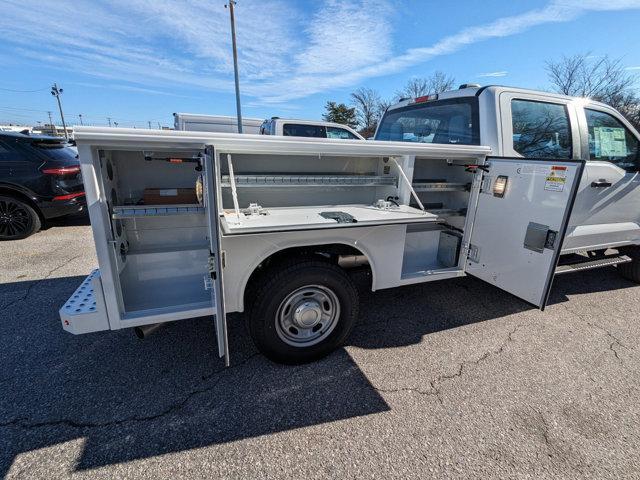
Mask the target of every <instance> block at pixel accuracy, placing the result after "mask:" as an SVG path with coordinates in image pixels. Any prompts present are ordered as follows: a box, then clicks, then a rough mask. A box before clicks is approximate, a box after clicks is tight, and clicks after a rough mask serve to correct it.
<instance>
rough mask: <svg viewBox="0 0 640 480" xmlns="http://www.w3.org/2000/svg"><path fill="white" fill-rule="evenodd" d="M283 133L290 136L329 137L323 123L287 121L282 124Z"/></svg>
mask: <svg viewBox="0 0 640 480" xmlns="http://www.w3.org/2000/svg"><path fill="white" fill-rule="evenodd" d="M282 135H285V136H288V137H318V138H327V131H326V129H325V127H324V126H322V125H304V124H297V123H285V124H284V125H282Z"/></svg>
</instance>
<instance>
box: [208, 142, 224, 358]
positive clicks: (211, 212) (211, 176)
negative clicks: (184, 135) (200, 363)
mask: <svg viewBox="0 0 640 480" xmlns="http://www.w3.org/2000/svg"><path fill="white" fill-rule="evenodd" d="M203 164H204V165H203V166H204V202H205V210H206V213H207V219H208V223H209V225H208V226H209V244H210V248H209V272H210V274H211V284H212V289H211V301H212V303H213V307H214V310H215V325H216V337H217V339H218V353H219V355H220V357H224V363H225V365H226V366H227V367H228V366H229V364H230V360H229V341H228V338H227V315H226V312H225V303H224V281H223V278H222V276H223V272H222V270H223V264H222V258H221V257H222V250H221V243H222V242H221V238H220V216H219V211H218V184H217V183H216V179H218V178H219V172H218V162H217V159H216V155H215V151H214V148H213V147H211V146H207V148H206V154H205V155H204V161H203Z"/></svg>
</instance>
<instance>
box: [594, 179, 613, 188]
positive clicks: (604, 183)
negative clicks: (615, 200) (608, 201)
mask: <svg viewBox="0 0 640 480" xmlns="http://www.w3.org/2000/svg"><path fill="white" fill-rule="evenodd" d="M610 186H611V182H607V181H606V180H602V179H600V180H598V181H597V182H591V187H592V188H607V187H610Z"/></svg>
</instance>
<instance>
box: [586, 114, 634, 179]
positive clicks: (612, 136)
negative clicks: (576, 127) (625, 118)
mask: <svg viewBox="0 0 640 480" xmlns="http://www.w3.org/2000/svg"><path fill="white" fill-rule="evenodd" d="M585 114H586V116H587V128H588V129H589V158H590V159H591V160H605V161H607V162H611V163H613V164H615V165H617V166H619V167H620V168H622V169H624V170H626V171H628V172H636V171H638V139H637V138H636V137H635V136H634V135H633V133H631V132H630V131H629V129H628V128H627V127H625V126H624V124H623V123H622V122H621V121H620V120H618V119H617V118H615V117H614V116H613V115H610V114H608V113H605V112H601V111H598V110H591V109H589V108H585Z"/></svg>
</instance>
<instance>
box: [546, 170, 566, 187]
mask: <svg viewBox="0 0 640 480" xmlns="http://www.w3.org/2000/svg"><path fill="white" fill-rule="evenodd" d="M565 183H567V167H563V166H559V165H553V166H552V167H551V171H550V172H549V173H548V174H547V178H546V180H545V182H544V189H545V190H548V191H550V192H562V191H563V190H564V185H565Z"/></svg>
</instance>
